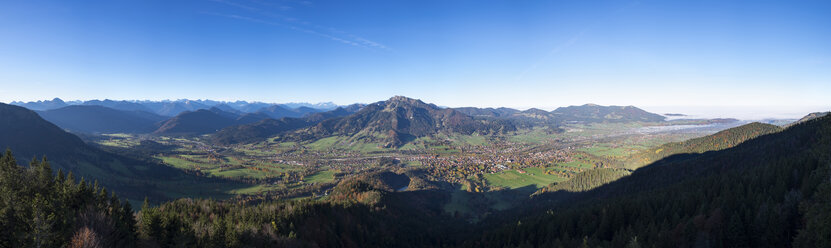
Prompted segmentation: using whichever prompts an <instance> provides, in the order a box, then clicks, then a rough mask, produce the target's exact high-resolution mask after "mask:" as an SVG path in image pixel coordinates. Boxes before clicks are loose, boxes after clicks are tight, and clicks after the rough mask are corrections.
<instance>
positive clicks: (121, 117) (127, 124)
mask: <svg viewBox="0 0 831 248" xmlns="http://www.w3.org/2000/svg"><path fill="white" fill-rule="evenodd" d="M38 114H40V116H41V117H43V119H46V120H47V121H49V122H52V123H54V124H55V125H58V126H59V127H61V128H63V129H67V130H70V131H73V132H81V133H149V132H152V131H153V130H155V129H156V128H158V126H157V123H158V122H160V121H162V120H165V119H167V118H166V117H163V116H160V115H156V114H153V113H148V112H144V111H124V110H116V109H112V108H107V107H102V106H97V105H72V106H67V107H63V108H59V109H52V110H45V111H40V112H38Z"/></svg>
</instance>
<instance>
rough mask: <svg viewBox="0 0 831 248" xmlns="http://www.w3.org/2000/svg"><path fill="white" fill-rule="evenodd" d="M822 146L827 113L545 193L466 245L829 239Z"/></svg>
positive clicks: (822, 242)
mask: <svg viewBox="0 0 831 248" xmlns="http://www.w3.org/2000/svg"><path fill="white" fill-rule="evenodd" d="M828 151H831V117H824V118H819V119H816V120H813V121H808V122H806V123H803V124H800V125H796V126H793V127H791V128H788V129H786V130H784V131H781V132H775V133H771V134H768V135H763V136H760V137H757V138H754V139H750V140H748V141H746V142H744V143H742V144H739V145H737V146H735V147H733V148H729V149H725V150H720V151H713V152H706V153H703V154H682V155H675V156H672V157H669V158H666V159H663V160H660V161H657V162H655V163H653V164H651V165H649V166H647V167H644V168H641V169H639V170H637V171H635V172H634V173H632V175H631V176H628V177H623V178H621V179H620V180H618V181H615V182H613V183H610V184H607V185H604V186H602V187H599V188H597V189H594V190H592V191H588V192H584V193H569V192H565V191H556V192H549V193H545V194H542V195H540V196H538V197H537V198H536V203H534V204H536V209H538V210H537V212H538V213H539V214H535V215H532V216H530V217H527V218H522V219H519V220H517V221H516V222H510V223H507V224H503V225H501V227H499V228H497V229H492V228H487V229H484V230H483V231H485V233H484V234H482V235H481V236H480V237H478V238H476V239H475V240H470V241H467V242H466V244H465V246H470V247H505V246H509V247H514V246H529V247H558V246H563V247H577V246H583V245H587V246H589V247H595V246H603V247H623V246H627V245H629V246H647V247H651V246H656V247H759V246H769V247H792V246H794V247H829V246H831V238H829V237H831V235H829V230H831V213H829V212H828V211H827V210H829V205H828V204H829V202H831V199H830V198H831V174H830V173H831V153H829V152H828ZM543 206H548V209H549V210H550V211H545V212H544V213H543V211H542V210H544V209H546V208H545V207H543Z"/></svg>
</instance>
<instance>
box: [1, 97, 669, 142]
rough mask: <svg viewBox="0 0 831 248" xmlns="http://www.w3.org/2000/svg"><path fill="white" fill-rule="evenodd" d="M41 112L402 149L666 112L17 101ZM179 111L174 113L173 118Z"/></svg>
mask: <svg viewBox="0 0 831 248" xmlns="http://www.w3.org/2000/svg"><path fill="white" fill-rule="evenodd" d="M13 104H16V105H20V106H25V107H27V108H31V109H35V110H38V113H39V114H40V115H41V116H42V117H43V118H44V119H46V120H48V121H50V122H52V123H54V124H56V125H58V126H59V127H61V128H63V129H66V130H69V131H72V132H76V133H92V134H95V133H135V134H155V135H173V136H179V135H204V134H213V135H212V140H214V141H215V142H217V143H220V144H235V143H241V142H253V141H259V140H264V139H266V138H269V137H274V136H277V135H280V136H282V137H281V138H282V139H288V140H294V141H309V140H316V139H321V138H325V137H331V136H347V137H349V138H350V140H362V141H365V142H371V143H381V144H383V145H384V146H387V147H398V146H401V145H403V144H406V143H408V142H410V141H412V140H414V139H416V138H419V137H425V136H432V135H436V134H442V133H444V134H453V133H457V134H482V135H489V134H496V133H507V132H513V131H516V130H517V129H518V128H533V127H540V126H542V127H548V129H547V130H548V131H549V132H558V131H560V130H561V129H560V126H562V125H564V124H574V123H577V124H579V123H584V124H589V123H603V122H660V121H664V119H665V117H664V116H661V115H658V114H654V113H649V112H646V111H644V110H642V109H639V108H637V107H633V106H599V105H594V104H586V105H582V106H569V107H562V108H557V109H555V110H554V111H545V110H541V109H534V108H532V109H528V110H524V111H520V110H516V109H511V108H473V107H466V108H441V107H438V106H436V105H434V104H428V103H424V102H422V101H420V100H417V99H412V98H407V97H403V96H396V97H392V98H390V99H389V100H386V101H380V102H376V103H373V104H369V105H363V104H354V105H349V106H344V107H339V108H335V109H331V110H326V109H325V108H330V107H333V106H334V104H332V103H323V104H306V103H291V104H268V103H260V102H245V101H236V102H219V101H211V100H176V101H114V100H91V101H83V102H80V101H75V102H64V101H62V100H61V99H58V98H55V99H53V100H50V101H38V102H27V103H22V102H14V103H13ZM170 116H172V117H170Z"/></svg>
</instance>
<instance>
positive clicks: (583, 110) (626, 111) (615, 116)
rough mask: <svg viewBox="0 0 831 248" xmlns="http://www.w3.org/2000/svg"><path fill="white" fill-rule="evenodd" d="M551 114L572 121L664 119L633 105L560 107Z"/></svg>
mask: <svg viewBox="0 0 831 248" xmlns="http://www.w3.org/2000/svg"><path fill="white" fill-rule="evenodd" d="M551 114H552V116H553V117H554V118H555V119H558V120H560V121H563V122H573V123H597V122H636V121H642V122H659V121H664V119H665V117H663V116H661V115H659V114H654V113H649V112H646V111H644V110H643V109H639V108H637V107H634V106H600V105H596V104H585V105H581V106H568V107H560V108H557V109H555V110H554V111H551Z"/></svg>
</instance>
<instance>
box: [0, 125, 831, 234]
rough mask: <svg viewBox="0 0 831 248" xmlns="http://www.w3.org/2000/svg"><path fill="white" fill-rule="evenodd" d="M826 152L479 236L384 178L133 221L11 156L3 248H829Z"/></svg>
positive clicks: (111, 201) (736, 159)
mask: <svg viewBox="0 0 831 248" xmlns="http://www.w3.org/2000/svg"><path fill="white" fill-rule="evenodd" d="M755 134H757V133H754V132H750V133H749V135H755ZM716 137H718V135H716ZM741 137H744V136H741ZM741 137H740V138H741ZM829 151H831V117H824V118H819V119H816V120H812V121H807V122H805V123H802V124H799V125H795V126H792V127H790V128H788V129H785V130H772V132H769V133H768V134H765V135H761V136H759V137H756V138H753V139H749V140H747V141H745V142H743V143H741V144H738V145H734V146H732V147H731V148H728V149H723V150H718V151H710V152H704V153H697V151H694V153H689V154H676V155H673V156H670V157H667V158H664V159H662V160H660V161H657V162H655V163H652V164H650V165H648V166H646V167H643V168H640V169H638V170H636V171H634V172H631V173H630V172H629V171H627V170H620V169H605V170H598V171H596V172H588V173H583V174H581V175H580V176H578V177H576V178H575V179H576V180H577V181H574V182H571V183H564V184H559V185H552V186H551V187H549V188H548V190H546V191H541V192H538V194H537V195H536V196H535V197H533V198H532V199H529V200H528V201H527V202H526V203H524V204H523V205H525V207H520V208H517V209H515V210H512V211H513V212H508V213H503V214H495V215H494V216H492V217H490V218H488V219H486V220H483V221H481V222H478V223H468V222H464V221H462V220H460V219H458V218H452V217H450V216H448V215H446V214H445V213H444V212H443V211H442V209H441V207H439V206H442V205H441V204H439V203H441V202H445V201H447V200H448V198H449V196H448V193H447V192H445V191H441V190H434V189H425V190H417V191H407V192H395V191H394V190H392V189H394V188H395V187H397V185H395V184H396V183H400V182H397V181H400V180H402V179H403V178H399V177H400V176H397V175H393V174H372V175H365V176H357V177H354V178H351V179H348V180H344V181H342V182H341V183H339V184H338V186H337V187H336V189H335V190H333V192H332V194H331V195H328V196H327V197H325V198H324V199H321V200H301V201H281V202H257V203H242V202H232V201H226V202H217V201H213V200H192V199H180V200H176V201H172V202H168V203H164V204H161V205H159V206H150V205H149V204H146V205H145V206H143V208H142V210H141V211H139V212H136V213H135V214H134V212H133V210H132V208H131V206H130V205H129V204H128V203H126V202H125V203H121V202H120V201H119V199H118V197H116V196H115V195H114V194H110V193H108V192H107V190H105V189H102V188H100V187H98V186H97V184H95V183H93V184H89V183H87V182H86V181H85V180H84V179H80V180H76V179H75V178H73V177H72V176H71V175H64V174H63V172H60V171H59V172H58V173H57V176H54V173H53V172H52V171H51V168H50V166H49V163H48V162H46V160H45V159H43V160H37V159H33V160H32V162H31V163H30V165H29V166H27V167H23V166H20V165H18V164H17V162H16V161H15V159H14V158H13V156H12V155H11V153H10V152H7V153H6V154H5V155H3V156H2V158H1V159H0V165H2V167H0V179H1V181H0V186H2V188H0V190H1V191H0V193H1V195H0V197H1V198H0V199H2V201H0V226H2V229H3V230H4V235H3V236H2V239H1V240H0V247H60V246H66V247H131V246H139V247H263V246H279V247H424V246H428V247H436V246H439V247H455V246H462V247H831V235H829V234H831V152H829ZM612 178H619V179H618V180H615V181H613V182H609V183H607V184H605V185H602V186H599V185H601V184H603V183H606V182H608V181H610V180H613V179H612ZM404 180H405V179H404ZM76 181H77V182H76ZM429 183H430V182H425V184H429ZM598 186H599V187H598ZM427 188H429V187H427Z"/></svg>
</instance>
